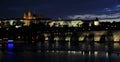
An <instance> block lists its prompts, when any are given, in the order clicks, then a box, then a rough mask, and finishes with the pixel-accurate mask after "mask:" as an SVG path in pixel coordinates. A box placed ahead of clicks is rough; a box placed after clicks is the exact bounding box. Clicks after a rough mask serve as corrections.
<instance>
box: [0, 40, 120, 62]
mask: <svg viewBox="0 0 120 62" xmlns="http://www.w3.org/2000/svg"><path fill="white" fill-rule="evenodd" d="M109 45H110V46H108V45H107V44H100V43H95V44H93V45H90V44H88V43H79V44H73V43H71V42H55V43H48V42H45V43H41V42H40V43H39V44H37V45H35V46H34V47H36V48H35V49H34V48H33V47H31V46H29V47H26V46H19V47H18V46H17V45H14V50H16V49H18V48H20V47H24V48H23V50H22V51H20V50H21V49H20V50H19V51H20V52H19V51H17V52H16V51H14V50H7V51H3V52H1V53H0V54H1V57H2V58H3V59H0V60H1V62H11V61H12V62H13V61H15V62H18V61H21V62H26V61H28V62H33V61H35V62H40V61H43V62H64V60H65V61H66V62H76V61H77V62H119V61H120V59H119V58H120V55H119V51H118V50H117V51H116V47H117V49H119V48H120V45H119V44H118V43H113V44H109ZM2 54H3V55H2Z"/></svg>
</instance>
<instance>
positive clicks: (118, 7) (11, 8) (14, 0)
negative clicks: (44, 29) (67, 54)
mask: <svg viewBox="0 0 120 62" xmlns="http://www.w3.org/2000/svg"><path fill="white" fill-rule="evenodd" d="M28 10H30V11H32V12H33V13H36V14H40V15H44V16H46V17H49V18H58V17H60V16H61V17H62V18H63V19H77V18H79V19H80V18H81V19H87V18H88V19H89V18H95V17H98V18H100V19H109V18H114V19H117V18H119V17H120V13H119V12H120V0H0V18H21V17H23V13H24V12H25V11H28Z"/></svg>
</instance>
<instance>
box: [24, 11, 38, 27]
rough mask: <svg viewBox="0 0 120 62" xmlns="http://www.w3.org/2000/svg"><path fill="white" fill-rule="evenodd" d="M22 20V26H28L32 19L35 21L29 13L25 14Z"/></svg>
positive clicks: (34, 17)
mask: <svg viewBox="0 0 120 62" xmlns="http://www.w3.org/2000/svg"><path fill="white" fill-rule="evenodd" d="M23 18H24V19H25V20H24V23H25V24H24V25H25V26H29V25H30V22H31V21H32V19H36V16H34V15H33V14H32V13H31V12H30V11H28V12H25V13H24V16H23Z"/></svg>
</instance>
